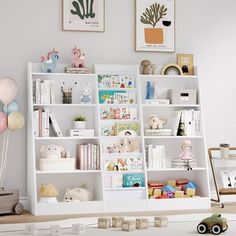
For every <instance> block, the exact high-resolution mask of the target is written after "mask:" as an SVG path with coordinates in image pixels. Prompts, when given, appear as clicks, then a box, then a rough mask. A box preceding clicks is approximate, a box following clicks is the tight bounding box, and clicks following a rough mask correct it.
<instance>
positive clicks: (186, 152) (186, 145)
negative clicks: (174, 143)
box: [179, 140, 193, 160]
mask: <svg viewBox="0 0 236 236" xmlns="http://www.w3.org/2000/svg"><path fill="white" fill-rule="evenodd" d="M181 148H182V150H183V152H182V153H181V154H180V156H179V158H181V159H182V160H191V159H192V158H193V154H192V153H191V152H190V150H191V149H192V143H191V141H190V140H184V142H183V143H182V145H181Z"/></svg>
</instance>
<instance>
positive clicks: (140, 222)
mask: <svg viewBox="0 0 236 236" xmlns="http://www.w3.org/2000/svg"><path fill="white" fill-rule="evenodd" d="M148 223H149V222H148V219H146V218H140V219H136V229H148Z"/></svg>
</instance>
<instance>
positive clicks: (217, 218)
mask: <svg viewBox="0 0 236 236" xmlns="http://www.w3.org/2000/svg"><path fill="white" fill-rule="evenodd" d="M227 229H228V223H227V219H226V218H224V217H221V214H218V213H216V214H213V215H212V216H210V217H207V218H205V219H203V220H202V221H201V222H200V223H199V224H198V225H197V232H198V233H199V234H205V233H206V232H211V233H212V234H214V235H219V234H221V233H223V232H225V231H226V230H227Z"/></svg>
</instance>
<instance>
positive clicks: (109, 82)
mask: <svg viewBox="0 0 236 236" xmlns="http://www.w3.org/2000/svg"><path fill="white" fill-rule="evenodd" d="M98 86H99V88H134V76H133V75H98Z"/></svg>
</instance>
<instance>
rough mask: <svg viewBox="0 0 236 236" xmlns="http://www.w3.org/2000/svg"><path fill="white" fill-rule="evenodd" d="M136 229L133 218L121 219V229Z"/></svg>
mask: <svg viewBox="0 0 236 236" xmlns="http://www.w3.org/2000/svg"><path fill="white" fill-rule="evenodd" d="M135 229H136V221H135V220H123V221H122V227H121V230H122V231H134V230H135Z"/></svg>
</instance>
